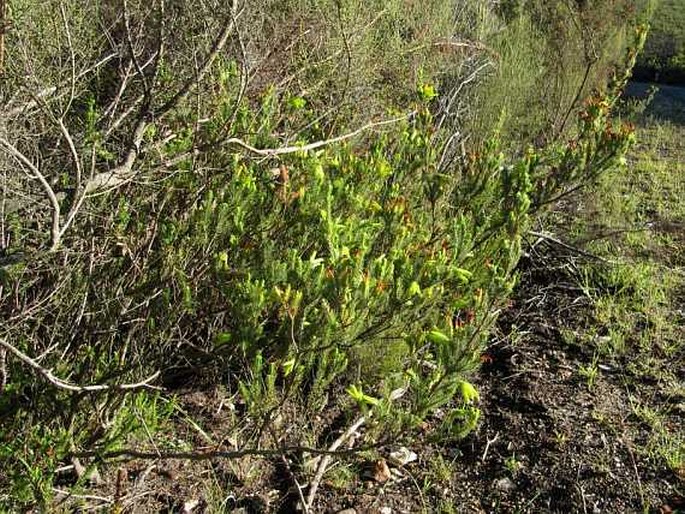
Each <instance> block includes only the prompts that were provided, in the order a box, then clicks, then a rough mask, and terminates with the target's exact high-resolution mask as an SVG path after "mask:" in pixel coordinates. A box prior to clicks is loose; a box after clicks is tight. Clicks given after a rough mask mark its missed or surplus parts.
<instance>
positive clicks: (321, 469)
mask: <svg viewBox="0 0 685 514" xmlns="http://www.w3.org/2000/svg"><path fill="white" fill-rule="evenodd" d="M366 419H367V418H366V416H361V417H360V418H359V419H357V421H355V422H354V423H353V424H352V425H351V426H350V427H349V428H348V429H347V430H345V432H344V433H343V434H342V435H341V436H340V437H338V438H337V439H336V440H335V441H334V442H333V444H332V445H331V446H330V447H329V448H328V451H329V452H334V451H336V450H337V449H338V448H339V447H340V445H342V444H343V443H344V442H345V441H346V440H347V439H348V438H349V437H351V436H352V434H354V433H355V432H356V431H357V430H359V428H360V427H361V426H362V425H363V424H364V423H366ZM330 461H331V455H330V453H329V454H328V455H326V456H324V458H323V459H321V462H319V466H318V468H317V469H316V474H315V475H314V479H313V480H312V482H311V484H309V494H308V495H307V503H306V504H305V505H306V507H305V508H306V509H307V510H311V509H312V507H313V505H314V498H315V497H316V491H317V490H318V489H319V484H320V483H321V479H322V478H323V475H324V473H326V469H327V468H328V463H329V462H330Z"/></svg>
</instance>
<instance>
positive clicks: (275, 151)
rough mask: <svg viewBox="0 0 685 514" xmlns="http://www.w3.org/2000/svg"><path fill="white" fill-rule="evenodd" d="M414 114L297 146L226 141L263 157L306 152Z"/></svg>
mask: <svg viewBox="0 0 685 514" xmlns="http://www.w3.org/2000/svg"><path fill="white" fill-rule="evenodd" d="M414 114H415V111H412V112H410V113H408V114H405V115H403V116H400V117H398V118H392V119H389V120H383V121H376V122H372V123H367V124H366V125H364V126H363V127H360V128H358V129H356V130H354V131H352V132H349V133H347V134H343V135H341V136H337V137H334V138H331V139H325V140H322V141H316V142H314V143H310V144H308V145H298V146H284V147H282V148H255V147H254V146H250V145H249V144H248V143H246V142H245V141H243V140H242V139H238V138H236V137H232V138H230V139H227V140H226V143H228V144H234V145H238V146H240V147H242V148H244V149H245V150H248V151H249V152H252V153H254V154H257V155H262V156H264V157H273V156H275V155H285V154H291V153H297V152H307V151H309V150H316V149H317V148H321V147H322V146H327V145H331V144H335V143H340V142H341V141H345V140H347V139H352V138H353V137H355V136H358V135H359V134H361V133H362V132H365V131H367V130H370V129H373V128H377V127H382V126H385V125H391V124H393V123H398V122H400V121H404V120H406V119H408V118H410V117H411V116H413V115H414Z"/></svg>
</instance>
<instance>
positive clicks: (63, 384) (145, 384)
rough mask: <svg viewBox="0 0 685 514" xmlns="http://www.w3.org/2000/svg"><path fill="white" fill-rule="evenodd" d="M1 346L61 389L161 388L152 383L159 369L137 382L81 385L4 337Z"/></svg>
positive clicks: (118, 389) (89, 390)
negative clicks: (62, 377) (49, 367)
mask: <svg viewBox="0 0 685 514" xmlns="http://www.w3.org/2000/svg"><path fill="white" fill-rule="evenodd" d="M0 346H2V348H3V349H4V350H6V351H8V352H9V353H11V354H12V355H14V356H15V357H17V358H18V359H19V360H20V361H21V362H23V363H24V364H26V365H27V366H29V367H30V368H31V369H32V370H34V371H36V372H38V373H39V374H40V375H42V376H43V378H45V379H46V380H47V381H48V382H50V383H51V384H53V385H54V386H55V387H58V388H59V389H65V390H67V391H74V392H79V393H81V392H100V391H133V390H136V389H159V387H156V386H152V385H150V383H151V382H153V381H154V380H156V379H157V378H158V377H159V375H160V374H161V373H160V372H159V371H157V372H155V373H154V374H152V375H151V376H149V377H148V378H146V379H145V380H141V381H140V382H137V383H135V384H112V385H110V384H94V385H87V386H80V385H76V384H72V383H70V382H67V381H65V380H62V379H61V378H59V377H56V376H55V375H54V374H53V373H52V371H50V370H49V369H46V368H44V367H43V366H41V365H40V364H38V362H37V361H36V360H35V359H32V358H31V357H29V356H28V355H26V354H25V353H24V352H22V351H21V350H19V349H17V348H15V347H14V346H13V345H11V344H10V343H8V342H7V341H5V340H4V339H0Z"/></svg>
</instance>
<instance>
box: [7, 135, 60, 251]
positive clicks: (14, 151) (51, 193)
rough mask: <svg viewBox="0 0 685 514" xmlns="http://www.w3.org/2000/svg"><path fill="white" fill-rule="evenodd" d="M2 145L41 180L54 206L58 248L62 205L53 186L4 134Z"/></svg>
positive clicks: (53, 233)
mask: <svg viewBox="0 0 685 514" xmlns="http://www.w3.org/2000/svg"><path fill="white" fill-rule="evenodd" d="M0 146H3V147H4V148H5V151H6V152H8V153H9V154H10V155H11V156H12V157H14V159H16V160H17V161H18V162H19V163H20V164H22V165H23V166H25V167H27V168H28V169H29V171H30V172H31V174H32V175H33V176H34V178H36V179H38V182H40V185H41V187H42V188H43V191H44V192H45V194H46V195H47V197H48V200H49V201H50V205H51V207H52V229H51V240H52V244H51V250H55V249H57V247H58V246H59V240H60V219H59V216H60V206H59V201H58V200H57V196H56V195H55V191H54V190H53V189H52V186H51V185H50V183H49V182H48V181H47V179H46V178H45V175H43V174H42V173H41V171H40V170H39V169H38V167H37V166H36V165H35V164H33V163H32V162H31V160H30V159H29V158H28V157H26V156H25V155H24V154H23V153H21V152H20V151H19V150H18V149H17V148H16V147H15V146H14V145H13V144H12V143H10V142H9V141H7V140H6V139H5V138H4V137H2V136H0Z"/></svg>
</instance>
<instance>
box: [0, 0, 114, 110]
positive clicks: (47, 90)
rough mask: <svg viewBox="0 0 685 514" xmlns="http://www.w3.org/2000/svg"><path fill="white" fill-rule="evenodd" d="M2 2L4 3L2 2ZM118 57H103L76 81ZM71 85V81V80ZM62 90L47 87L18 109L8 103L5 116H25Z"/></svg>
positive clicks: (81, 73)
mask: <svg viewBox="0 0 685 514" xmlns="http://www.w3.org/2000/svg"><path fill="white" fill-rule="evenodd" d="M0 1H2V0H0ZM118 56H119V53H118V52H115V53H111V54H108V55H106V56H105V57H103V58H102V59H100V60H99V61H98V62H96V63H95V64H93V65H92V66H90V67H88V68H86V69H85V70H83V71H81V72H80V73H78V74H77V75H76V80H77V81H78V80H80V79H82V78H83V77H85V76H86V75H89V74H90V73H92V72H93V71H95V70H97V69H98V68H100V67H102V66H104V65H105V64H107V63H108V62H109V61H111V60H112V59H114V58H115V57H118ZM70 83H71V80H70ZM61 89H62V85H60V86H50V87H47V88H45V89H43V90H41V91H39V92H38V93H36V94H35V95H33V96H34V98H33V99H32V100H30V101H29V102H26V103H25V104H22V105H19V106H16V107H12V108H10V107H11V104H12V103H13V102H10V103H8V104H7V106H6V107H7V108H10V109H9V110H7V111H5V112H4V113H3V115H4V116H6V117H7V118H10V117H13V116H17V115H19V114H25V113H26V112H27V111H30V110H31V109H34V108H36V107H37V106H38V102H39V100H40V99H44V98H49V97H51V96H52V95H54V94H56V93H57V91H59V90H61Z"/></svg>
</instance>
